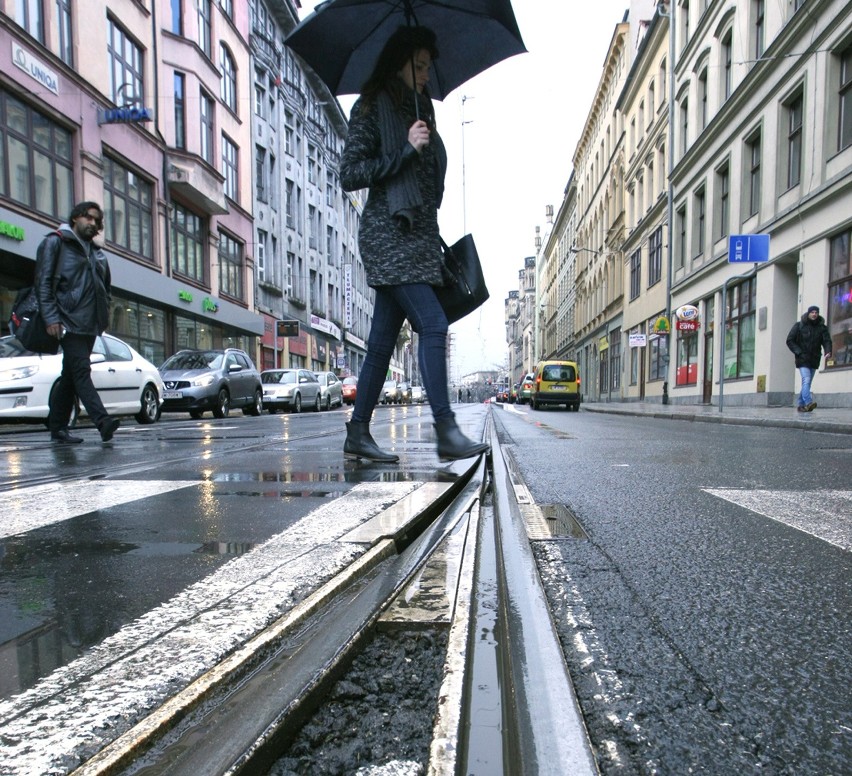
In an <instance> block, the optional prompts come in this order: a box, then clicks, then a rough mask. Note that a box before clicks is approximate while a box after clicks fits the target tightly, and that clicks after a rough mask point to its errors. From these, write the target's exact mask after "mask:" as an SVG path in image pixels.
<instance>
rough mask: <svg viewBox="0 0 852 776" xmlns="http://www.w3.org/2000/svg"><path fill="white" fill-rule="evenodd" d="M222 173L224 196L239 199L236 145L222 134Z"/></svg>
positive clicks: (236, 200)
mask: <svg viewBox="0 0 852 776" xmlns="http://www.w3.org/2000/svg"><path fill="white" fill-rule="evenodd" d="M222 175H224V176H225V196H226V197H228V198H230V199H232V200H234V202H239V201H240V189H239V185H238V180H239V156H238V151H237V147H236V145H234V143H232V142H231V140H230V138H229V137H228V136H227V135H225V134H223V135H222Z"/></svg>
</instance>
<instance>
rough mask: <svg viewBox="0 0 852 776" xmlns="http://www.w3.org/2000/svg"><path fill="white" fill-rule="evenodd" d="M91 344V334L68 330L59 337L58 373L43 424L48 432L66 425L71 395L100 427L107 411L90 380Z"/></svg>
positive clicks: (69, 411)
mask: <svg viewBox="0 0 852 776" xmlns="http://www.w3.org/2000/svg"><path fill="white" fill-rule="evenodd" d="M94 346H95V338H94V336H90V335H87V334H72V333H71V332H68V333H67V334H66V335H65V336H64V337H63V338H62V374H61V375H60V376H59V382H58V383H57V384H56V388H54V390H53V393H52V394H51V395H50V413H49V415H48V416H47V427H48V428H49V429H50V433H51V434H55V433H56V432H57V431H62V430H65V429H67V428H68V419H69V418H70V417H71V409H72V407H73V406H74V400H75V398H79V399H80V401H81V402H82V403H83V406H84V407H85V408H86V412H87V413H88V414H89V418H90V419H91V420H92V422H93V423H94V424H95V425H96V426H97V427H98V428H100V426H101V423H103V422H104V421H105V420H106V419H107V418H108V417H109V415H108V414H107V411H106V409H105V408H104V403H103V402H102V401H101V397H100V396H99V395H98V392H97V391H96V390H95V384H94V383H93V382H92V362H91V361H90V360H89V356H90V355H91V353H92V348H93V347H94Z"/></svg>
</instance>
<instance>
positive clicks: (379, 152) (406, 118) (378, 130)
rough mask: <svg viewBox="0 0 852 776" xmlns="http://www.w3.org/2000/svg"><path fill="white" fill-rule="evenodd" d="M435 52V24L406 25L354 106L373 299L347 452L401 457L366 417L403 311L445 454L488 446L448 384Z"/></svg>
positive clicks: (357, 181)
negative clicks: (459, 414) (432, 89)
mask: <svg viewBox="0 0 852 776" xmlns="http://www.w3.org/2000/svg"><path fill="white" fill-rule="evenodd" d="M437 56H438V51H437V47H436V45H435V35H434V33H433V32H432V31H431V30H429V29H427V28H425V27H414V26H405V27H400V28H399V29H398V30H397V31H396V32H395V33H394V34H393V35H392V36H391V37H390V39H389V40H388V42H387V44H386V45H385V47H384V49H383V50H382V53H381V54H380V55H379V59H378V61H377V63H376V66H375V68H374V70H373V74H372V75H371V76H370V78H369V79H368V80H367V82H366V83H365V84H364V86H363V88H362V90H361V95H360V97H359V99H358V100H357V102H356V103H355V105H354V106H353V108H352V115H351V118H350V123H349V135H348V138H347V141H346V147H345V148H344V151H343V158H342V160H341V164H340V178H341V183H342V185H343V188H344V190H346V191H355V190H358V189H369V198H368V200H367V204H366V206H365V208H364V213H363V216H362V218H361V225H360V230H359V233H358V247H359V249H360V252H361V258H362V260H363V262H364V269H365V270H366V274H367V283H368V284H369V285H370V286H371V287H372V288H374V289H375V292H376V303H375V307H374V310H373V323H372V327H371V329H370V336H369V338H368V341H367V356H366V358H365V360H364V365H363V368H362V369H361V374H360V375H359V377H358V393H357V395H356V397H355V409H354V410H353V413H352V420H351V421H350V422H349V423H347V424H346V431H347V433H346V442H345V443H344V447H343V452H344V454H345V455H346V457H349V458H366V459H369V460H372V461H382V462H388V463H393V462H396V461H398V460H399V457H398V456H396V455H394V454H393V453H387V452H385V451H383V450H381V449H380V448H379V447H378V445H377V444H376V442H375V440H374V439H373V437H372V436H371V435H370V428H369V425H370V420H371V418H372V415H373V409H374V408H375V406H376V403H377V402H378V399H379V393H380V391H381V388H382V383H383V382H384V379H385V375H386V374H387V370H388V366H389V364H390V358H391V355H392V354H393V349H394V346H395V344H396V340H397V336H398V334H399V332H400V330H401V328H402V324H403V322H404V321H405V319H406V318H408V320H409V321H410V322H411V326H412V328H413V329H414V330H415V331H416V332H417V333H418V335H419V337H420V347H419V349H418V363H419V366H420V372H421V374H422V376H423V383H424V386H425V388H426V394H427V396H428V399H429V404H430V406H431V408H432V417H433V419H434V422H435V433H436V435H437V438H438V456H439V458H440V459H441V460H456V459H459V458H469V457H471V456H474V455H479V454H480V453H483V452H485V451H486V450H487V449H488V445H487V444H484V443H477V442H473V441H472V440H470V439H468V438H467V437H466V436H465V435H464V434H462V433H461V431H460V430H459V428H458V426H457V425H456V421H455V416H454V415H453V413H452V411H451V410H450V398H449V393H448V388H447V361H446V349H447V329H448V323H447V317H446V315H445V314H444V311H443V309H442V307H441V305H440V303H439V302H438V299H437V297H436V295H435V287H436V286H441V285H442V284H443V276H442V272H441V267H442V253H441V241H440V237H439V234H438V208H439V207H440V205H441V199H442V196H443V193H444V175H445V173H446V168H447V155H446V151H445V149H444V144H443V142H442V141H441V138H440V136H439V135H438V133H437V131H436V129H435V118H434V111H433V108H432V101H431V99H430V98H429V93H428V89H427V84H428V81H429V68H430V66H431V64H432V60H433V59H435V58H437Z"/></svg>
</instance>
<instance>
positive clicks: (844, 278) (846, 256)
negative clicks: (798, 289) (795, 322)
mask: <svg viewBox="0 0 852 776" xmlns="http://www.w3.org/2000/svg"><path fill="white" fill-rule="evenodd" d="M850 244H852V229H847V230H846V231H845V232H843V233H842V234H839V235H838V236H837V237H834V238H833V239H832V240H831V244H830V259H829V260H830V266H829V271H828V317H827V319H826V320H827V321H828V333H829V334H830V335H831V345H832V347H831V353H832V356H833V358H834V363H835V364H837V365H839V366H842V365H847V366H848V365H850V364H852V251H850Z"/></svg>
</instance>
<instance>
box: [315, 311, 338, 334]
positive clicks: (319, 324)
mask: <svg viewBox="0 0 852 776" xmlns="http://www.w3.org/2000/svg"><path fill="white" fill-rule="evenodd" d="M311 328H313V329H314V330H316V331H323V332H325V333H326V334H330V335H331V336H332V337H334V338H335V339H341V336H340V328H339V327H338V326H335V325H334V324H333V323H332V322H331V321H327V320H326V319H325V318H320V317H319V316H318V315H311Z"/></svg>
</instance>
